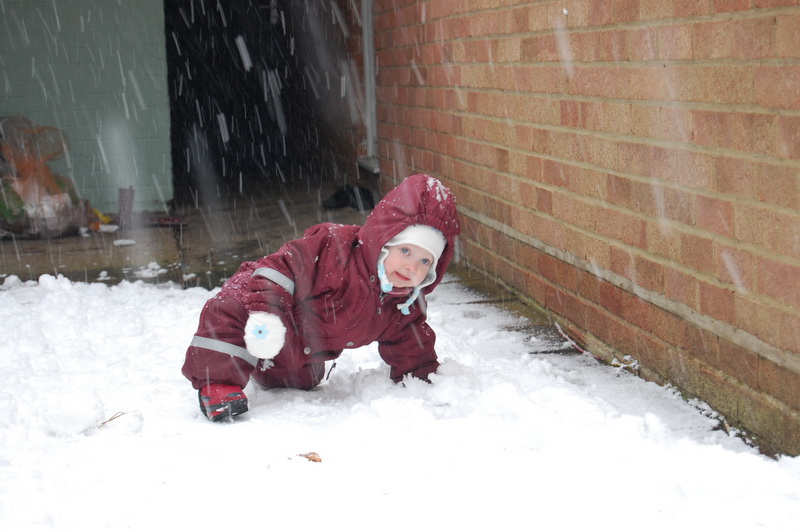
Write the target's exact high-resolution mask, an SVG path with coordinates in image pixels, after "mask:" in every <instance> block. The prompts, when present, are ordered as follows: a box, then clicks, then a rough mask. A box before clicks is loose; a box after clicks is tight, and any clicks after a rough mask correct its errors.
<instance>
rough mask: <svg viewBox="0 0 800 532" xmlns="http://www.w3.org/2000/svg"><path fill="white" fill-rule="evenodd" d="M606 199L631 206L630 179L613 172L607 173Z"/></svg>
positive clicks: (624, 205)
mask: <svg viewBox="0 0 800 532" xmlns="http://www.w3.org/2000/svg"><path fill="white" fill-rule="evenodd" d="M607 182H608V184H607V187H606V189H607V191H608V196H607V198H606V199H607V200H608V201H609V202H611V203H614V204H616V205H622V206H623V207H627V208H631V207H632V206H633V197H632V188H633V185H632V184H631V181H630V180H628V179H625V178H624V177H620V176H617V175H614V174H607Z"/></svg>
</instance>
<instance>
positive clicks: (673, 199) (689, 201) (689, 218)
mask: <svg viewBox="0 0 800 532" xmlns="http://www.w3.org/2000/svg"><path fill="white" fill-rule="evenodd" d="M652 192H653V194H654V195H655V198H654V199H655V202H656V206H657V208H658V212H659V215H660V216H663V217H665V218H667V219H670V220H675V221H678V222H681V223H683V224H686V225H692V224H694V197H693V196H692V195H691V194H687V193H686V192H684V191H682V190H676V189H674V188H666V187H664V188H661V187H653V189H652Z"/></svg>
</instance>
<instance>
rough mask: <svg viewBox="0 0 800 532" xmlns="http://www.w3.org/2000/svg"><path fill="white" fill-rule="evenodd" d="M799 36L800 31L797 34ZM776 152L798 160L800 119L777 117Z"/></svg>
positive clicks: (781, 155)
mask: <svg viewBox="0 0 800 532" xmlns="http://www.w3.org/2000/svg"><path fill="white" fill-rule="evenodd" d="M798 34H800V31H799V32H798ZM777 120H778V132H777V134H778V139H777V152H778V155H779V156H780V157H785V158H787V159H794V160H797V159H800V117H798V116H779V117H778V119H777Z"/></svg>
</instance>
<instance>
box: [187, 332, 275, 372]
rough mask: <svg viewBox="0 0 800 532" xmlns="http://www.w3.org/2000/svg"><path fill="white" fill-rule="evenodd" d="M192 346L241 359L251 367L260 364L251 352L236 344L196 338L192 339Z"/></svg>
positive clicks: (200, 337) (201, 337)
mask: <svg viewBox="0 0 800 532" xmlns="http://www.w3.org/2000/svg"><path fill="white" fill-rule="evenodd" d="M191 345H193V346H194V347H202V348H203V349H208V350H211V351H217V352H219V353H225V354H226V355H230V356H232V357H237V358H241V359H242V360H244V361H245V362H247V363H248V364H250V365H251V366H255V365H256V364H258V360H259V359H258V358H256V357H254V356H253V355H251V354H250V351H248V350H247V349H245V348H244V347H239V346H238V345H235V344H229V343H228V342H223V341H222V340H215V339H213V338H205V337H203V336H195V337H194V338H192V343H191Z"/></svg>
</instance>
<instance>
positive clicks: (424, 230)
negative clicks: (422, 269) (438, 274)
mask: <svg viewBox="0 0 800 532" xmlns="http://www.w3.org/2000/svg"><path fill="white" fill-rule="evenodd" d="M400 244H414V245H415V246H419V247H421V248H423V249H425V250H426V251H428V253H430V254H431V255H433V265H432V266H431V269H432V270H434V271H435V270H436V263H437V262H438V261H439V257H441V256H442V251H444V247H445V246H446V245H447V240H446V239H445V238H444V235H443V234H442V232H441V231H439V230H438V229H436V228H435V227H431V226H430V225H420V224H417V225H409V226H408V227H406V228H405V229H403V230H402V231H400V232H399V233H397V234H396V235H395V236H394V238H392V239H391V240H389V241H388V242H386V244H384V246H386V247H389V246H399V245H400Z"/></svg>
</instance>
